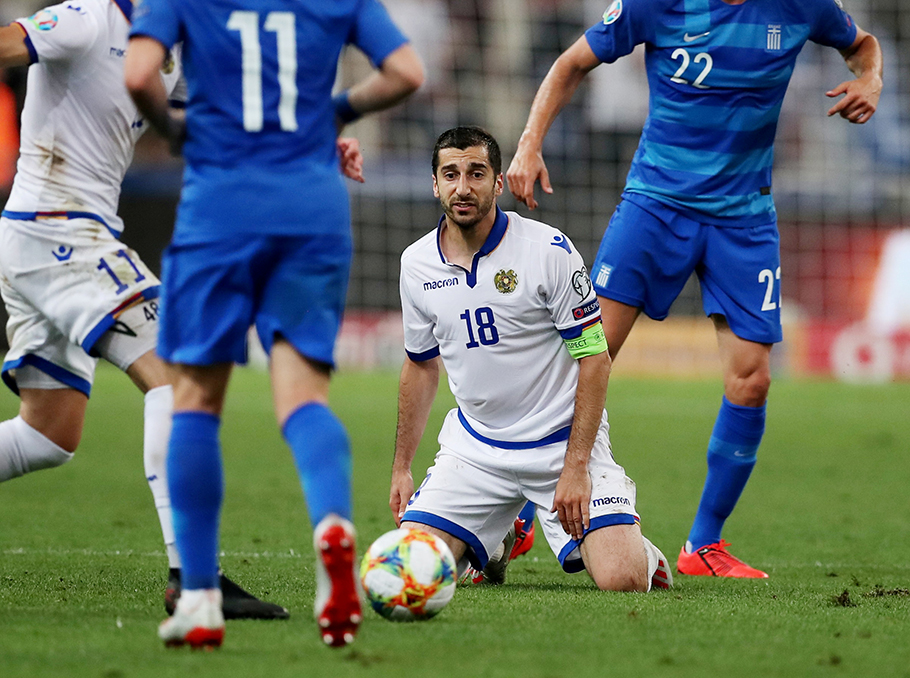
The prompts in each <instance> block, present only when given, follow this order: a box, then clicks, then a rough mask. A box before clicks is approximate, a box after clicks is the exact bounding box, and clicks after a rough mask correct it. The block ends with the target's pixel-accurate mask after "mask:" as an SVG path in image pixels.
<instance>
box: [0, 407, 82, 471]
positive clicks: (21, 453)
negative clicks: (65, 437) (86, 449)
mask: <svg viewBox="0 0 910 678" xmlns="http://www.w3.org/2000/svg"><path fill="white" fill-rule="evenodd" d="M72 458H73V453H72V452H67V451H66V450H64V449H63V448H62V447H60V446H59V445H57V444H56V443H53V442H51V441H50V440H48V439H47V438H45V437H44V436H43V435H42V434H41V433H39V432H38V431H36V430H35V429H33V428H32V427H31V426H29V425H28V424H26V423H25V420H24V419H23V418H22V417H16V418H15V419H9V420H8V421H4V422H3V423H0V483H2V482H3V481H5V480H11V479H13V478H18V477H19V476H23V475H25V474H26V473H31V472H32V471H40V470H41V469H45V468H53V467H54V466H61V465H63V464H65V463H66V462H68V461H69V460H70V459H72Z"/></svg>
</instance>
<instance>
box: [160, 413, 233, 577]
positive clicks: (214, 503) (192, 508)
mask: <svg viewBox="0 0 910 678" xmlns="http://www.w3.org/2000/svg"><path fill="white" fill-rule="evenodd" d="M173 422H174V423H173V427H172V429H171V441H170V445H169V447H168V456H167V479H168V489H169V490H170V493H171V509H172V511H173V516H174V533H175V536H176V537H177V550H178V551H179V552H180V560H181V572H182V573H181V584H182V586H183V588H185V589H213V588H218V585H219V583H218V523H219V517H220V514H221V499H222V497H223V496H224V474H223V472H222V468H221V447H220V445H219V443H218V429H219V426H220V424H221V421H220V419H219V418H218V417H216V416H215V415H213V414H208V413H205V412H174V418H173Z"/></svg>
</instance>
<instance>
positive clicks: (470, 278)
mask: <svg viewBox="0 0 910 678" xmlns="http://www.w3.org/2000/svg"><path fill="white" fill-rule="evenodd" d="M445 219H446V218H445V215H443V216H442V217H440V219H439V224H438V225H437V226H436V249H437V250H438V251H439V259H440V260H441V261H442V263H444V264H446V265H447V266H450V265H453V264H449V262H448V261H446V257H445V255H444V254H443V253H442V225H443V224H444V223H445ZM508 229H509V217H507V216H506V213H505V212H503V211H502V210H501V209H499V205H497V206H496V219H495V221H493V228H491V229H490V234H489V235H488V236H487V239H486V240H484V242H483V245H482V246H481V248H480V250H479V251H478V252H476V253H475V254H474V259H473V261H472V262H471V270H470V271H467V274H468V275H467V283H468V287H474V286H475V285H476V284H477V264H478V263H480V260H481V259H482V258H483V257H485V256H487V255H488V254H490V253H492V252H493V250H495V249H496V248H497V247H499V243H501V242H502V239H503V238H504V237H505V235H506V231H507V230H508ZM459 268H461V267H460V266H459Z"/></svg>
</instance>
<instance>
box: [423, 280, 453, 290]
mask: <svg viewBox="0 0 910 678" xmlns="http://www.w3.org/2000/svg"><path fill="white" fill-rule="evenodd" d="M457 284H458V278H448V279H446V280H431V281H429V282H425V283H424V284H423V289H424V290H438V289H439V288H440V287H452V286H454V285H457Z"/></svg>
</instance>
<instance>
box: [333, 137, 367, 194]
mask: <svg viewBox="0 0 910 678" xmlns="http://www.w3.org/2000/svg"><path fill="white" fill-rule="evenodd" d="M336 143H337V145H338V157H339V161H340V162H341V173H342V174H344V176H346V177H347V178H348V179H353V180H354V181H359V182H360V183H361V184H362V183H365V182H366V180H365V179H364V178H363V154H362V153H361V152H360V142H359V141H358V140H357V139H355V138H354V137H338V140H337V142H336Z"/></svg>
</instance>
